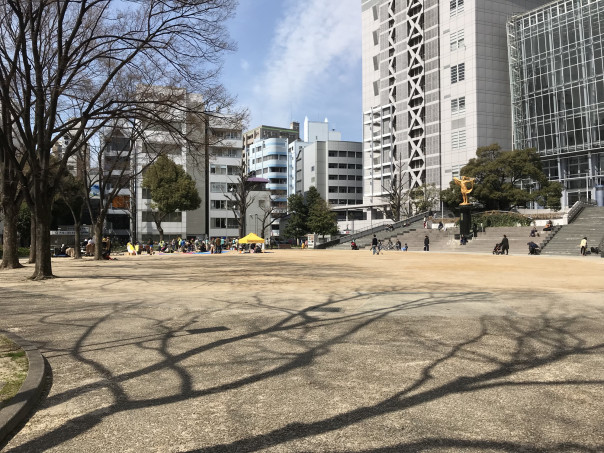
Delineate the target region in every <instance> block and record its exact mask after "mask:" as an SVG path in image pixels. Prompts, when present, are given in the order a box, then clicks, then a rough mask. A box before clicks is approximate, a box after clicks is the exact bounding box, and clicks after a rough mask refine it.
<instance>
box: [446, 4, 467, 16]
mask: <svg viewBox="0 0 604 453" xmlns="http://www.w3.org/2000/svg"><path fill="white" fill-rule="evenodd" d="M463 2H464V0H450V2H449V4H450V6H451V17H453V16H456V15H458V14H460V13H462V12H463Z"/></svg>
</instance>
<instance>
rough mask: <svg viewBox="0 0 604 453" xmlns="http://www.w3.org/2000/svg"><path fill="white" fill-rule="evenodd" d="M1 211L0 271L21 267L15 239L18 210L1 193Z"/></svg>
mask: <svg viewBox="0 0 604 453" xmlns="http://www.w3.org/2000/svg"><path fill="white" fill-rule="evenodd" d="M2 210H3V211H4V237H3V240H2V253H3V254H2V263H0V269H17V268H20V267H23V265H22V264H21V263H19V247H18V238H17V217H18V215H19V208H18V204H17V203H13V202H12V200H10V199H9V197H8V194H6V193H4V192H3V196H2Z"/></svg>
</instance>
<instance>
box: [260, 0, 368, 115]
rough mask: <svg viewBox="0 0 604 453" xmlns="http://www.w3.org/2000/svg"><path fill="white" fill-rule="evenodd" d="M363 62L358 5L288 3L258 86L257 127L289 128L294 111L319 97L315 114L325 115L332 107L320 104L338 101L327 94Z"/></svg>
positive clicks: (314, 0) (345, 0)
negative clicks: (361, 59)
mask: <svg viewBox="0 0 604 453" xmlns="http://www.w3.org/2000/svg"><path fill="white" fill-rule="evenodd" d="M360 58H361V7H360V3H359V1H358V0H337V1H330V2H326V1H325V0H306V1H304V2H299V1H289V2H287V3H286V6H285V8H284V10H283V19H282V20H281V21H280V22H279V25H278V26H277V27H276V30H275V34H274V37H273V40H272V44H271V48H270V50H269V52H268V56H267V58H266V60H265V66H264V70H263V72H262V73H260V74H259V75H258V78H257V79H256V81H255V84H254V85H255V86H256V87H258V89H255V90H254V92H255V95H256V96H257V99H256V102H255V103H254V104H255V105H254V106H252V115H253V117H254V120H253V121H254V123H258V124H260V123H263V124H274V125H287V124H289V121H290V119H291V118H290V116H291V114H292V109H293V108H294V107H296V106H299V105H300V104H304V102H305V101H310V100H312V99H313V98H314V99H315V100H316V101H315V103H314V104H313V107H312V108H313V110H312V111H311V112H309V114H311V113H314V112H316V111H325V110H326V109H327V106H326V105H315V104H317V103H318V102H319V100H320V101H321V102H323V103H328V102H330V101H331V102H333V100H330V96H329V94H330V93H325V92H321V91H322V90H326V89H328V87H329V83H330V82H333V83H336V84H337V83H342V82H343V81H347V80H350V76H349V74H350V70H351V69H354V70H356V68H357V64H358V62H359V60H360ZM307 108H308V107H307ZM300 113H301V114H304V113H303V112H300ZM294 119H298V120H299V121H301V120H302V119H303V118H294Z"/></svg>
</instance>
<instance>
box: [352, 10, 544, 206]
mask: <svg viewBox="0 0 604 453" xmlns="http://www.w3.org/2000/svg"><path fill="white" fill-rule="evenodd" d="M544 3H547V1H546V0H465V1H464V2H463V11H460V10H461V9H462V8H458V9H455V5H458V4H459V3H458V2H451V1H450V0H406V1H403V0H400V1H393V0H361V10H362V13H361V14H362V31H361V33H362V75H363V81H362V90H363V97H362V99H363V147H364V149H363V154H364V157H365V161H364V167H365V175H364V178H365V185H364V195H365V197H364V202H365V203H366V204H374V205H375V204H378V203H380V202H381V201H383V200H382V199H381V196H383V195H385V191H384V190H383V187H387V186H388V184H389V182H390V178H392V177H394V176H397V173H398V171H397V169H398V168H401V169H402V174H403V178H402V179H403V186H404V187H412V186H414V185H417V184H424V183H425V184H430V183H434V184H436V185H441V184H442V186H443V187H447V186H448V184H449V181H450V180H451V178H452V176H453V175H454V174H456V172H458V171H459V169H460V168H461V167H463V166H464V165H465V164H466V163H467V162H468V160H469V159H470V158H472V157H475V155H476V149H477V148H478V147H479V146H486V145H489V144H491V143H495V142H496V143H499V144H500V145H501V146H502V147H503V148H507V149H511V139H512V132H511V106H510V104H511V102H510V91H509V80H508V78H509V75H508V73H509V70H508V66H507V40H506V38H507V34H506V26H505V24H506V20H507V18H509V17H510V16H511V15H512V14H513V13H517V12H521V11H526V10H527V9H530V8H534V7H536V6H538V5H540V4H544ZM452 5H453V7H454V10H455V14H453V15H452V14H451V7H452ZM460 32H462V33H463V38H464V42H463V46H461V47H459V48H454V49H452V48H451V35H452V34H456V33H460ZM457 36H459V35H457ZM460 63H464V65H465V68H464V69H465V70H464V76H465V78H464V80H463V81H458V82H457V83H454V84H452V83H451V67H452V66H456V65H458V64H460ZM419 74H422V77H419ZM461 97H464V98H465V111H464V112H463V113H460V112H458V113H456V114H452V110H451V100H452V99H459V98H461ZM454 131H455V132H456V135H457V137H458V136H459V134H460V132H461V131H464V132H465V143H463V146H456V147H455V149H453V140H452V138H453V132H454ZM395 149H396V151H395Z"/></svg>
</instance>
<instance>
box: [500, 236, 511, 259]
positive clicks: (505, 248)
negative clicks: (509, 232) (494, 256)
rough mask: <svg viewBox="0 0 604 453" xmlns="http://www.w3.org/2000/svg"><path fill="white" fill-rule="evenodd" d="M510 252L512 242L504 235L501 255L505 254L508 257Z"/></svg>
mask: <svg viewBox="0 0 604 453" xmlns="http://www.w3.org/2000/svg"><path fill="white" fill-rule="evenodd" d="M508 250H510V242H509V241H508V237H507V236H506V235H505V234H504V235H503V239H502V240H501V254H502V255H503V254H504V253H505V254H506V255H507V254H508Z"/></svg>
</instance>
